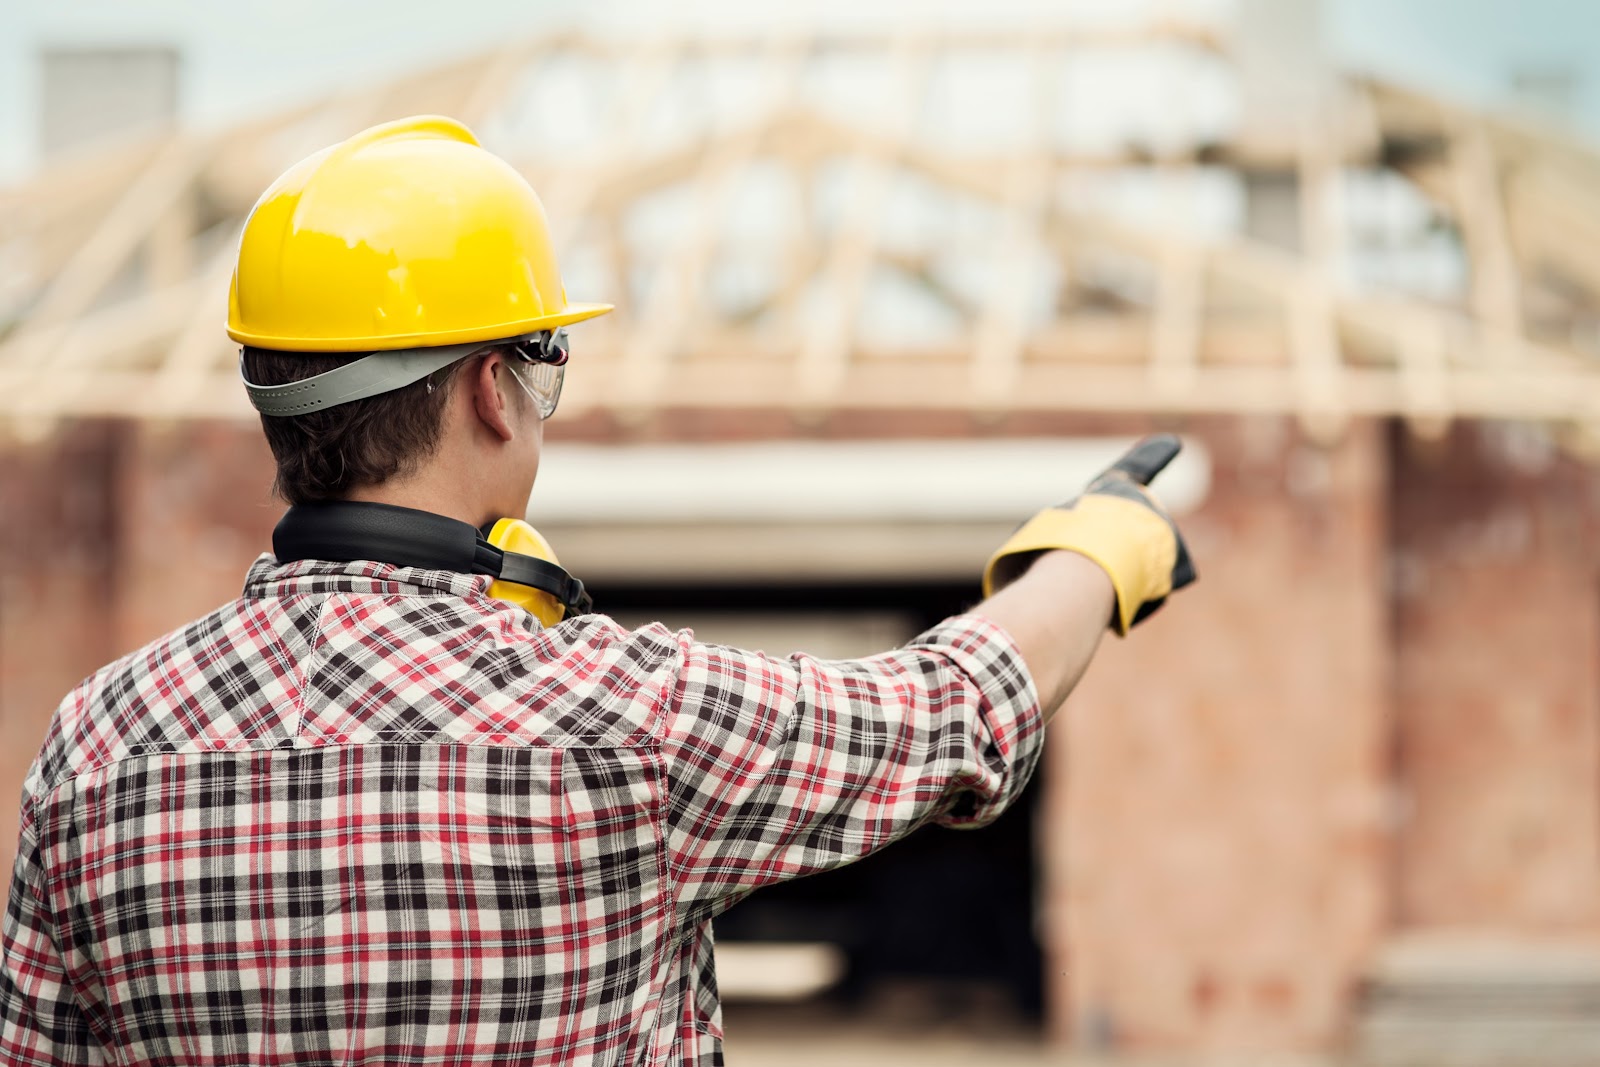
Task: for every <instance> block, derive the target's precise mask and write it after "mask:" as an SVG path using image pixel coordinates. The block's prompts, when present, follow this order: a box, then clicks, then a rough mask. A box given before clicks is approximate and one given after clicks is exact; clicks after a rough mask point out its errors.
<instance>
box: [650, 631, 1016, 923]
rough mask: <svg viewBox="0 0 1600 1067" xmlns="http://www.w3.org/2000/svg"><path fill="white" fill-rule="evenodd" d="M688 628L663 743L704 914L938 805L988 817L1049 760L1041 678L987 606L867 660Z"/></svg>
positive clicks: (678, 829) (686, 893)
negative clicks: (782, 651)
mask: <svg viewBox="0 0 1600 1067" xmlns="http://www.w3.org/2000/svg"><path fill="white" fill-rule="evenodd" d="M680 639H681V640H682V655H683V659H682V663H681V670H680V672H679V674H678V677H677V684H676V692H675V693H674V694H673V696H672V699H671V707H670V715H669V721H668V722H667V724H666V738H665V750H666V756H667V766H668V775H669V780H670V783H671V785H670V793H671V806H672V810H671V826H670V830H669V848H670V853H671V856H672V859H673V863H674V867H675V871H676V873H677V876H678V879H679V883H680V885H679V899H680V902H681V903H682V904H684V905H685V906H686V907H687V908H688V910H689V911H690V913H691V917H694V918H698V916H697V915H694V914H693V913H694V912H696V911H699V910H700V909H701V907H703V908H704V909H705V912H704V913H706V914H709V913H714V912H715V911H717V910H720V907H721V906H724V905H726V904H727V903H731V902H732V901H733V900H736V899H738V898H739V897H740V896H742V895H743V894H744V893H746V892H748V891H749V890H752V889H754V888H756V887H758V886H761V885H765V884H768V883H772V882H779V881H785V880H788V879H791V878H798V877H800V876H802V875H806V874H812V873H815V872H818V871H824V870H828V869H831V868H834V867H841V866H844V865H845V864H847V863H851V862H853V861H855V860H857V859H860V858H861V857H863V856H866V855H868V854H869V853H871V852H875V851H876V850H878V849H880V848H882V847H884V846H885V845H887V844H889V843H890V842H892V841H895V840H898V839H899V838H902V837H904V836H905V835H906V834H908V833H910V832H911V831H912V830H914V829H916V828H917V827H918V826H920V825H922V824H923V823H925V822H927V821H929V820H933V821H935V822H938V823H941V824H943V825H945V826H953V827H974V826H982V825H984V824H986V823H988V822H991V821H992V820H993V819H994V818H996V817H997V816H998V815H999V814H1000V813H1001V812H1002V811H1004V810H1005V808H1006V807H1007V806H1008V805H1009V804H1010V803H1011V802H1012V801H1014V800H1015V799H1016V798H1017V796H1018V795H1019V794H1020V793H1021V792H1022V789H1023V787H1024V786H1025V785H1026V784H1027V782H1028V779H1029V777H1030V776H1031V775H1032V773H1033V768H1034V766H1035V765H1036V764H1037V762H1038V758H1039V751H1040V748H1041V744H1042V741H1043V735H1044V724H1043V719H1042V717H1041V715H1040V711H1039V699H1038V694H1037V691H1036V690H1035V688H1034V685H1033V680H1032V678H1031V677H1030V676H1029V674H1028V672H1027V668H1026V667H1025V666H1024V664H1023V662H1022V657H1021V655H1020V654H1019V653H1018V652H1017V649H1016V645H1015V644H1014V643H1013V642H1012V640H1011V638H1010V636H1009V635H1008V634H1006V633H1005V631H1004V630H1002V629H1001V628H1000V627H998V626H996V625H995V624H994V623H992V622H990V621H988V620H987V619H984V618H981V617H979V616H976V615H961V616H956V617H954V618H952V619H948V620H946V621H945V622H943V623H941V624H940V625H938V626H936V627H934V628H933V629H932V630H929V631H928V632H927V633H925V634H923V635H922V636H921V637H919V638H917V639H916V640H915V641H913V642H911V644H909V645H907V646H906V647H905V648H903V649H900V650H898V651H895V652H890V653H885V654H883V655H880V656H873V657H871V658H868V659H862V660H848V661H825V660H819V659H814V658H812V657H810V656H805V655H796V656H793V657H791V658H789V659H787V660H779V659H774V658H772V657H770V656H765V655H762V654H760V653H755V652H745V651H740V650H738V649H732V648H724V647H721V646H716V645H704V644H699V643H696V642H694V641H692V640H691V639H690V638H689V637H688V636H687V635H680ZM697 906H700V907H697Z"/></svg>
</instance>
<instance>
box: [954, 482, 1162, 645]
mask: <svg viewBox="0 0 1600 1067" xmlns="http://www.w3.org/2000/svg"><path fill="white" fill-rule="evenodd" d="M1052 549H1064V550H1066V551H1068V552H1076V553H1078V554H1079V555H1082V556H1087V557H1088V558H1089V559H1091V560H1093V561H1094V562H1095V563H1097V564H1099V566H1100V569H1101V570H1103V571H1105V572H1106V575H1107V576H1108V577H1109V578H1110V579H1111V586H1112V589H1113V590H1115V592H1116V597H1117V605H1116V610H1115V611H1114V612H1113V616H1112V619H1111V627H1112V629H1114V630H1115V631H1116V632H1117V633H1118V634H1122V635H1125V634H1126V633H1127V632H1128V629H1129V627H1131V626H1132V625H1133V623H1134V622H1135V620H1136V619H1137V617H1138V615H1139V610H1140V608H1142V607H1143V606H1144V605H1145V604H1146V603H1147V602H1150V601H1159V600H1161V599H1162V598H1164V597H1165V596H1166V595H1167V594H1168V593H1170V592H1171V591H1172V571H1173V564H1174V562H1175V560H1176V558H1177V551H1178V548H1177V535H1176V534H1175V533H1174V531H1173V529H1172V526H1171V524H1170V523H1169V522H1168V521H1167V520H1166V519H1165V518H1164V517H1162V516H1161V515H1159V514H1157V513H1156V512H1154V511H1152V510H1151V509H1150V508H1149V507H1148V506H1146V505H1145V504H1143V503H1138V502H1135V501H1133V500H1127V499H1123V498H1120V497H1115V496H1108V495H1101V494H1090V495H1088V496H1084V497H1081V498H1079V499H1078V500H1077V501H1076V502H1075V503H1074V504H1073V505H1072V507H1071V508H1047V509H1046V510H1044V511H1041V512H1039V513H1038V514H1037V515H1035V516H1034V517H1033V518H1031V519H1029V520H1028V521H1027V522H1025V523H1023V524H1022V526H1021V527H1020V528H1018V530H1017V531H1016V532H1015V533H1013V534H1012V535H1011V536H1010V538H1008V539H1007V540H1006V543H1005V544H1003V545H1001V546H1000V549H999V551H997V552H995V554H994V555H993V556H992V557H990V559H989V562H988V564H987V565H986V566H985V567H984V572H983V594H984V596H989V595H991V594H992V593H993V592H994V591H995V590H996V589H997V588H1000V587H1002V586H1004V585H1006V584H1008V583H1009V582H1011V581H1012V580H1014V579H1015V578H1017V577H1018V576H1019V575H1020V574H1021V573H1022V571H1023V570H1025V569H1026V568H1027V564H1028V563H1029V562H1031V557H1032V556H1033V555H1035V554H1037V553H1039V552H1046V551H1050V550H1052Z"/></svg>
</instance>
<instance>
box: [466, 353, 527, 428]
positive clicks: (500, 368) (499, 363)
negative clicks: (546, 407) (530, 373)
mask: <svg viewBox="0 0 1600 1067" xmlns="http://www.w3.org/2000/svg"><path fill="white" fill-rule="evenodd" d="M505 362H506V361H505V358H504V357H503V356H501V355H500V353H498V352H491V353H490V354H489V355H487V356H484V357H483V358H482V359H481V360H479V361H478V365H477V367H476V368H475V369H473V370H472V371H470V372H469V373H470V375H471V378H472V383H471V385H472V407H473V410H474V411H476V412H477V414H478V421H479V422H481V423H483V425H484V426H486V427H487V428H488V429H489V432H490V433H493V434H494V435H495V436H496V437H498V438H500V440H502V441H509V440H511V439H512V438H513V437H514V436H516V434H515V432H514V431H513V430H512V428H511V400H510V397H509V396H507V394H506V392H505V390H504V389H502V388H501V386H502V384H503V383H504V381H505V378H506V376H507V375H509V374H510V373H511V368H510V367H507V366H506V365H505Z"/></svg>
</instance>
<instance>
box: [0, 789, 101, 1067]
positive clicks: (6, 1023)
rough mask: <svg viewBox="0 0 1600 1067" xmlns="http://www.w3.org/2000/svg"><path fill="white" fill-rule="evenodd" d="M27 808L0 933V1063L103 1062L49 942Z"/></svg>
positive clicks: (40, 1066)
mask: <svg viewBox="0 0 1600 1067" xmlns="http://www.w3.org/2000/svg"><path fill="white" fill-rule="evenodd" d="M31 816H32V809H31V806H27V805H25V806H24V809H23V823H22V835H21V838H20V840H19V841H18V843H17V862H16V866H15V867H14V868H13V870H12V876H11V895H10V898H9V899H8V900H7V902H6V915H5V924H4V927H3V928H0V1063H6V1064H16V1065H18V1067H23V1065H26V1067H64V1065H69V1064H100V1063H103V1062H104V1059H103V1057H102V1056H101V1055H100V1050H99V1045H98V1043H97V1042H96V1041H95V1039H94V1036H93V1034H92V1033H91V1032H90V1030H89V1026H88V1023H87V1021H86V1020H85V1018H84V1016H83V1013H82V1011H81V1010H80V1009H79V1007H78V1004H77V1001H76V1000H75V999H74V997H73V994H72V989H71V987H70V985H69V984H68V981H67V973H66V966H65V963H64V961H63V960H62V958H61V953H60V951H59V949H58V948H57V945H56V942H55V939H54V937H53V936H52V930H53V923H52V922H51V919H50V913H49V909H48V907H47V906H46V905H45V901H44V882H43V869H42V867H41V865H40V863H39V850H38V843H37V840H36V836H35V826H34V821H33V819H32V817H31Z"/></svg>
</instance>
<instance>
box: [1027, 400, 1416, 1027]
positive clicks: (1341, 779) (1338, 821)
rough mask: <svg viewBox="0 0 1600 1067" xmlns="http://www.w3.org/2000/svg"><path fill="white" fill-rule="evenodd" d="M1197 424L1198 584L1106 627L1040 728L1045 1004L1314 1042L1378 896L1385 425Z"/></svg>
mask: <svg viewBox="0 0 1600 1067" xmlns="http://www.w3.org/2000/svg"><path fill="white" fill-rule="evenodd" d="M1195 432H1196V433H1198V435H1199V436H1201V437H1202V438H1203V439H1204V440H1205V442H1206V444H1207V446H1208V447H1209V448H1210V449H1211V450H1212V453H1213V457H1214V464H1215V465H1214V478H1215V482H1214V486H1213V489H1212V494H1211V497H1210V498H1209V499H1208V501H1207V502H1206V504H1205V506H1204V508H1203V509H1202V511H1201V512H1200V513H1199V514H1196V515H1193V516H1191V517H1189V518H1188V519H1186V521H1185V527H1186V530H1187V531H1188V536H1189V538H1190V541H1191V544H1192V547H1193V549H1194V552H1195V554H1196V557H1197V560H1198V565H1199V568H1200V574H1201V584H1200V585H1199V586H1197V587H1196V589H1195V590H1193V591H1192V592H1191V593H1189V594H1188V595H1187V596H1186V597H1185V598H1184V599H1183V600H1182V602H1178V603H1174V604H1172V605H1169V606H1168V608H1167V610H1166V611H1165V612H1164V613H1163V614H1162V615H1158V616H1156V617H1155V618H1154V619H1152V620H1151V621H1150V622H1149V623H1148V624H1146V626H1145V627H1144V628H1143V630H1142V631H1141V632H1139V633H1137V634H1136V635H1135V636H1134V637H1132V638H1130V639H1129V640H1127V641H1126V642H1123V641H1117V640H1114V639H1112V640H1108V642H1107V645H1106V646H1105V647H1104V649H1103V651H1102V653H1101V656H1100V658H1099V659H1098V660H1097V661H1096V662H1095V664H1094V666H1093V667H1092V668H1091V669H1090V671H1089V675H1088V677H1087V679H1086V680H1085V682H1084V684H1083V685H1082V687H1081V688H1080V689H1079V691H1078V692H1077V693H1076V694H1075V695H1074V696H1073V698H1072V699H1071V700H1070V701H1069V704H1068V709H1067V711H1066V713H1065V714H1066V717H1067V723H1066V729H1065V730H1061V729H1057V730H1056V731H1055V736H1054V737H1053V738H1052V744H1053V747H1054V752H1053V758H1054V759H1055V760H1056V761H1057V765H1056V766H1057V769H1058V770H1059V771H1061V772H1063V773H1057V774H1055V775H1053V776H1052V780H1053V782H1054V783H1055V784H1056V786H1057V788H1056V790H1055V795H1054V796H1052V797H1050V798H1048V799H1049V803H1048V806H1049V808H1050V809H1051V810H1053V811H1054V812H1055V813H1056V817H1055V818H1054V819H1053V820H1051V822H1050V824H1049V825H1050V830H1049V832H1048V835H1047V839H1046V841H1045V850H1046V858H1047V862H1048V867H1047V870H1048V872H1049V876H1048V878H1047V883H1048V884H1047V885H1046V887H1045V891H1044V901H1045V907H1046V915H1045V917H1046V925H1045V929H1046V931H1047V933H1046V936H1047V939H1048V945H1047V950H1046V952H1047V957H1049V958H1051V959H1052V960H1053V963H1052V967H1051V972H1050V975H1049V978H1050V984H1051V993H1050V997H1051V1004H1052V1007H1051V1016H1052V1018H1053V1019H1054V1020H1055V1023H1056V1026H1057V1030H1058V1032H1059V1033H1068V1032H1070V1034H1071V1037H1072V1039H1073V1040H1074V1041H1075V1042H1077V1043H1079V1044H1081V1045H1087V1046H1090V1047H1096V1046H1114V1047H1116V1048H1119V1049H1124V1050H1130V1051H1158V1050H1184V1051H1218V1052H1223V1051H1226V1052H1235V1053H1237V1052H1244V1051H1285V1050H1304V1049H1314V1048H1320V1047H1325V1046H1327V1045H1329V1044H1331V1043H1334V1042H1335V1041H1337V1039H1338V1035H1339V1031H1340V1029H1341V1027H1342V1026H1343V1024H1344V1023H1345V1020H1346V1015H1347V1011H1348V997H1349V994H1350V992H1351V989H1352V987H1353V985H1354V984H1355V982H1356V980H1357V977H1358V975H1359V973H1360V971H1361V968H1362V966H1363V965H1364V962H1365V959H1366V956H1367V953H1368V952H1369V950H1370V949H1371V948H1372V947H1373V945H1374V943H1375V941H1376V940H1377V938H1378V936H1379V934H1380V931H1381V929H1382V927H1383V925H1384V921H1385V914H1386V892H1385V866H1386V856H1387V835H1386V832H1385V830H1384V826H1383V819H1382V813H1383V810H1384V799H1385V780H1386V767H1385V759H1386V748H1387V742H1386V739H1387V735H1388V715H1389V695H1388V694H1389V660H1388V656H1387V644H1388V641H1387V622H1388V620H1387V613H1386V609H1385V604H1384V597H1383V582H1382V579H1383V569H1384V549H1385V533H1386V521H1387V516H1386V514H1385V507H1384V501H1385V499H1386V495H1385V492H1384V480H1385V464H1384V451H1383V442H1382V438H1381V435H1380V433H1379V432H1378V429H1377V428H1376V427H1374V426H1371V425H1362V426H1358V427H1356V428H1355V429H1354V430H1353V431H1352V432H1351V433H1350V435H1349V436H1348V437H1347V438H1346V439H1345V440H1344V442H1343V443H1342V444H1340V445H1339V446H1338V447H1336V448H1334V449H1332V450H1331V451H1325V450H1322V449H1319V448H1317V447H1315V446H1312V445H1309V444H1306V443H1305V442H1303V441H1301V440H1299V439H1298V437H1297V436H1296V433H1295V432H1294V430H1293V429H1292V427H1291V426H1290V425H1289V424H1287V423H1283V422H1277V421H1265V420H1263V421H1255V422H1231V423H1230V422H1211V423H1205V424H1202V425H1200V426H1197V427H1195Z"/></svg>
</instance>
